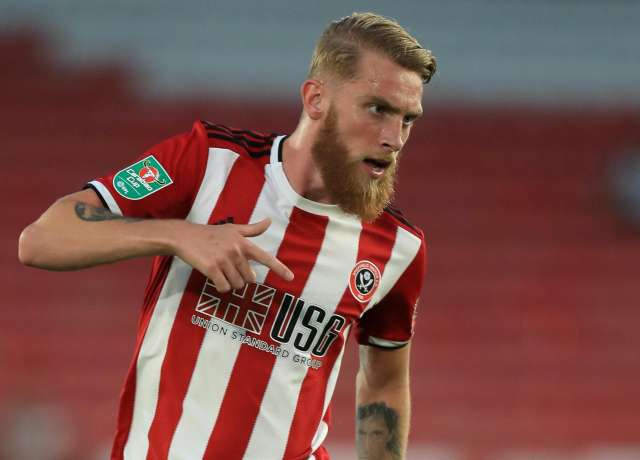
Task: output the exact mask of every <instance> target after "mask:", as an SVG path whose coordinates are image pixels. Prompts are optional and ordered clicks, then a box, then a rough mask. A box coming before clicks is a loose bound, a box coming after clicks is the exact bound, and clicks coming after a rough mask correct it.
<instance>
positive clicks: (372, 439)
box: [356, 401, 400, 460]
mask: <svg viewBox="0 0 640 460" xmlns="http://www.w3.org/2000/svg"><path fill="white" fill-rule="evenodd" d="M356 446H357V449H358V458H366V459H385V460H386V459H389V460H397V459H400V440H399V439H398V413H397V412H396V411H395V410H393V409H392V408H390V407H389V406H387V405H386V404H385V403H384V402H382V401H380V402H374V403H371V404H365V405H362V406H358V413H357V420H356Z"/></svg>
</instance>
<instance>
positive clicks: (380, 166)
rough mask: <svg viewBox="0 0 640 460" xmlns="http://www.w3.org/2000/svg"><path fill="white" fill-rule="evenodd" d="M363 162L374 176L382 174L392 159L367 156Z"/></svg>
mask: <svg viewBox="0 0 640 460" xmlns="http://www.w3.org/2000/svg"><path fill="white" fill-rule="evenodd" d="M362 162H363V163H364V165H365V167H366V168H367V169H368V170H369V174H370V175H371V176H372V177H374V178H378V177H380V176H382V175H383V174H384V172H385V171H386V170H387V168H388V167H389V166H390V165H391V160H385V159H382V158H365V159H364V160H362Z"/></svg>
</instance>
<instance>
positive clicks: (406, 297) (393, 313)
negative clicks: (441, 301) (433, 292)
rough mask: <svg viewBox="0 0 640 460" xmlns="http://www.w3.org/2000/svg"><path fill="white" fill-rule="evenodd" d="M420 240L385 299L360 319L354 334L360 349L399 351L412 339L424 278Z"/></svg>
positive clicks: (424, 251) (424, 248) (423, 259)
mask: <svg viewBox="0 0 640 460" xmlns="http://www.w3.org/2000/svg"><path fill="white" fill-rule="evenodd" d="M425 262H426V246H425V242H424V239H422V240H421V243H420V247H419V249H418V251H417V253H416V255H415V256H414V258H413V260H412V261H411V263H410V264H409V266H408V267H407V269H406V270H405V271H404V273H402V275H401V276H400V278H399V279H398V281H397V282H396V284H395V285H394V286H393V287H392V288H391V290H390V291H389V292H388V293H387V295H386V296H385V297H384V298H383V299H382V300H381V301H380V302H378V303H377V304H376V305H375V306H373V307H372V308H370V309H369V310H367V311H366V312H365V313H364V315H363V316H362V317H361V318H360V321H359V322H358V326H357V328H356V331H355V335H356V339H357V341H358V343H360V344H361V345H373V346H377V347H381V348H388V349H393V348H400V347H403V346H404V345H406V344H407V343H409V341H410V340H411V337H412V336H413V331H414V325H415V315H416V307H417V304H418V297H419V296H420V291H421V290H422V285H423V283H424V275H425Z"/></svg>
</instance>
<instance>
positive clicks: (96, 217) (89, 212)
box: [75, 203, 142, 222]
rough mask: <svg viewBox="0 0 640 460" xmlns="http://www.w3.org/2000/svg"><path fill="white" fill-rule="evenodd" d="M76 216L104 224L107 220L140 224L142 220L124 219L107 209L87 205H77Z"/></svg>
mask: <svg viewBox="0 0 640 460" xmlns="http://www.w3.org/2000/svg"><path fill="white" fill-rule="evenodd" d="M75 210H76V216H78V218H80V219H81V220H85V221H87V222H103V221H105V220H123V221H125V222H139V221H141V220H142V219H137V218H134V217H124V216H119V215H118V214H114V213H112V212H111V211H109V210H108V209H106V208H98V207H96V206H92V205H90V204H87V203H76V206H75Z"/></svg>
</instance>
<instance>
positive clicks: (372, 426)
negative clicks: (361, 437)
mask: <svg viewBox="0 0 640 460" xmlns="http://www.w3.org/2000/svg"><path fill="white" fill-rule="evenodd" d="M361 426H362V428H363V429H365V430H371V431H373V430H386V429H387V424H386V423H385V422H384V419H383V418H382V417H381V416H377V415H372V416H370V417H367V418H365V419H364V420H363V421H362V423H361Z"/></svg>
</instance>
